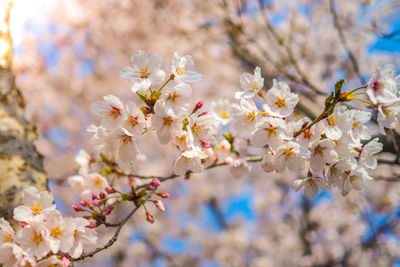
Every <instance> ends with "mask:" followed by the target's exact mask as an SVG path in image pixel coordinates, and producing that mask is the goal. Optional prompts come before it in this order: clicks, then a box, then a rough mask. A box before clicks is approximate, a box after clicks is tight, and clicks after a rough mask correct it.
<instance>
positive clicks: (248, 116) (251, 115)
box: [247, 111, 256, 121]
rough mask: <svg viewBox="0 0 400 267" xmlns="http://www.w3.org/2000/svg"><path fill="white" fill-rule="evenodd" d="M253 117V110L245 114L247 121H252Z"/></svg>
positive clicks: (254, 116)
mask: <svg viewBox="0 0 400 267" xmlns="http://www.w3.org/2000/svg"><path fill="white" fill-rule="evenodd" d="M255 118H256V114H255V113H254V111H252V112H250V113H248V114H247V119H248V120H249V121H252V120H254V119H255Z"/></svg>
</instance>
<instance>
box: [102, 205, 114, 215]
mask: <svg viewBox="0 0 400 267" xmlns="http://www.w3.org/2000/svg"><path fill="white" fill-rule="evenodd" d="M113 209H114V207H108V208H106V209H105V210H104V211H103V216H107V215H109V214H110V213H111V211H112V210H113Z"/></svg>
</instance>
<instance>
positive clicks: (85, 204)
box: [80, 200, 93, 209]
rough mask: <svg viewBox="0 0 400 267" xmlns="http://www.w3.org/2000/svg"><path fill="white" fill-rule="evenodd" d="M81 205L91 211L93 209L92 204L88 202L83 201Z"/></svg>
mask: <svg viewBox="0 0 400 267" xmlns="http://www.w3.org/2000/svg"><path fill="white" fill-rule="evenodd" d="M80 204H81V205H82V206H84V207H88V208H90V209H92V208H93V206H92V204H90V203H89V201H86V200H82V201H81V202H80Z"/></svg>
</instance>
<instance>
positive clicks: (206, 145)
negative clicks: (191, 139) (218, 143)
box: [201, 141, 211, 148]
mask: <svg viewBox="0 0 400 267" xmlns="http://www.w3.org/2000/svg"><path fill="white" fill-rule="evenodd" d="M201 146H202V147H203V148H211V143H210V142H203V141H201Z"/></svg>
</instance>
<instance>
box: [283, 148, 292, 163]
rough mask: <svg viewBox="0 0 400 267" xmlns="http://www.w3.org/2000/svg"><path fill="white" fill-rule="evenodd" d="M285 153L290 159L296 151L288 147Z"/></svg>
mask: <svg viewBox="0 0 400 267" xmlns="http://www.w3.org/2000/svg"><path fill="white" fill-rule="evenodd" d="M283 155H284V156H285V158H286V159H287V160H288V159H290V158H292V157H294V152H293V151H292V148H286V149H285V151H283Z"/></svg>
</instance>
